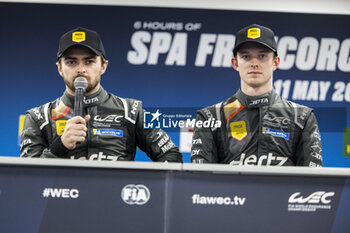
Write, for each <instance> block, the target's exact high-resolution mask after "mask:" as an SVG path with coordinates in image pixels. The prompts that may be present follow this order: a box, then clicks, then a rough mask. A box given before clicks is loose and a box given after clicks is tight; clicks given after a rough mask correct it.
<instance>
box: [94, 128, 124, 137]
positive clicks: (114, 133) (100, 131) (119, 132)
mask: <svg viewBox="0 0 350 233" xmlns="http://www.w3.org/2000/svg"><path fill="white" fill-rule="evenodd" d="M93 132H94V135H101V136H116V137H123V130H120V129H93Z"/></svg>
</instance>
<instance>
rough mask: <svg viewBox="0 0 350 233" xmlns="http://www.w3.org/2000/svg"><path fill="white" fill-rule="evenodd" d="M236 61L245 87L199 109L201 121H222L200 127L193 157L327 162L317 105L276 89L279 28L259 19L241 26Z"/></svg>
mask: <svg viewBox="0 0 350 233" xmlns="http://www.w3.org/2000/svg"><path fill="white" fill-rule="evenodd" d="M233 54H234V57H233V58H232V66H233V68H234V69H235V70H236V71H238V73H239V76H240V78H241V88H240V89H239V90H238V91H237V92H236V94H235V95H233V96H232V97H230V98H228V99H226V100H224V101H223V102H221V103H218V104H216V105H214V106H210V107H207V108H204V109H202V110H199V111H198V113H197V121H206V120H208V119H210V118H213V119H215V120H221V126H220V127H213V128H204V127H202V128H199V127H197V128H195V130H194V135H193V141H192V155H191V161H192V162H193V163H226V164H231V165H265V166H309V167H319V166H322V149H321V139H320V133H319V130H318V125H317V121H316V118H315V115H314V113H313V110H312V109H310V108H308V107H306V106H302V105H298V104H295V103H293V102H291V101H287V100H284V99H282V98H281V97H280V96H279V95H277V93H276V92H275V90H274V89H273V72H274V71H275V70H276V69H277V67H278V65H279V64H280V58H279V57H278V55H277V44H276V41H275V35H274V33H273V31H272V30H271V29H269V28H267V27H263V26H260V25H257V24H253V25H250V26H248V27H245V28H243V29H241V30H240V31H238V32H237V34H236V41H235V46H234V50H233Z"/></svg>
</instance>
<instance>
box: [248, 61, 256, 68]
mask: <svg viewBox="0 0 350 233" xmlns="http://www.w3.org/2000/svg"><path fill="white" fill-rule="evenodd" d="M250 67H252V68H258V64H256V63H253V62H252V63H251V64H250Z"/></svg>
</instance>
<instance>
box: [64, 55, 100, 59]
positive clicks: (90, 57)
mask: <svg viewBox="0 0 350 233" xmlns="http://www.w3.org/2000/svg"><path fill="white" fill-rule="evenodd" d="M64 59H66V60H68V59H70V60H78V58H76V57H69V56H67V57H65V58H64ZM89 59H96V56H88V57H84V58H83V60H89Z"/></svg>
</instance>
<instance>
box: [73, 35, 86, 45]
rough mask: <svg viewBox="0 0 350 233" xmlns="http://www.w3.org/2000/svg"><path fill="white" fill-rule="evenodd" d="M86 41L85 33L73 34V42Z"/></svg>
mask: <svg viewBox="0 0 350 233" xmlns="http://www.w3.org/2000/svg"><path fill="white" fill-rule="evenodd" d="M84 40H85V32H73V33H72V41H74V42H78V43H80V42H82V41H84Z"/></svg>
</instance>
